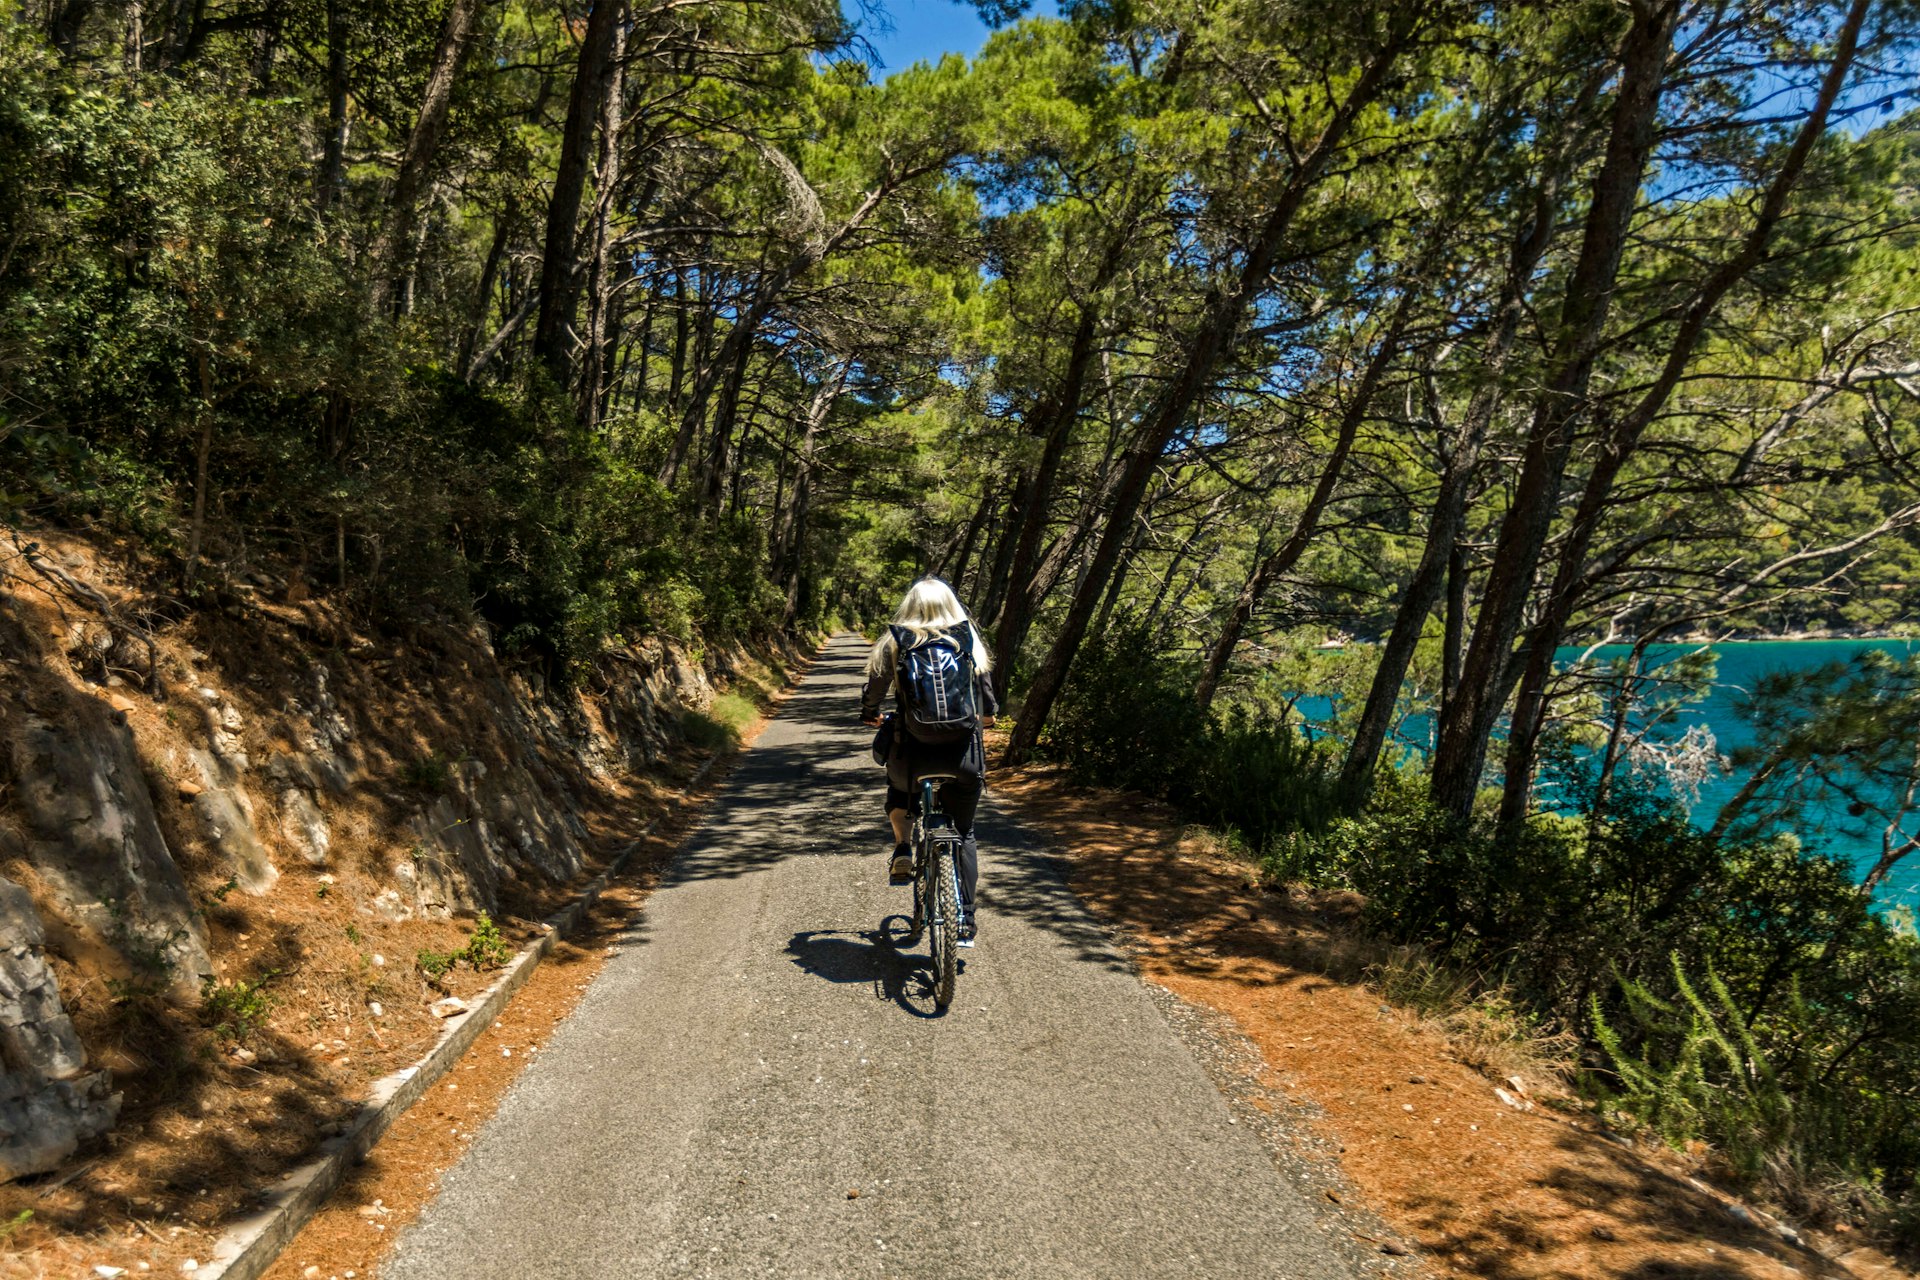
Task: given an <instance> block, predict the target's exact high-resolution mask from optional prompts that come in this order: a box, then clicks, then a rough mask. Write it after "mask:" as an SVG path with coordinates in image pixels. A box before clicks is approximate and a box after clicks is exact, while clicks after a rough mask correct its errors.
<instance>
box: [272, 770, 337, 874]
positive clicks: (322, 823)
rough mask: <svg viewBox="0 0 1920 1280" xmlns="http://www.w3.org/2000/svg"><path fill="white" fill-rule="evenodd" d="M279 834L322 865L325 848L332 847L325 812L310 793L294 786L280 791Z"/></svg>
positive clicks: (304, 855) (302, 853) (306, 856)
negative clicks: (323, 812)
mask: <svg viewBox="0 0 1920 1280" xmlns="http://www.w3.org/2000/svg"><path fill="white" fill-rule="evenodd" d="M280 835H281V838H282V839H284V840H285V841H286V842H287V844H288V845H290V846H292V847H293V848H294V849H295V850H296V851H297V852H298V853H299V854H300V856H301V857H302V858H304V859H306V860H307V861H308V862H309V863H311V864H312V865H314V866H316V867H321V866H325V865H326V862H327V851H328V850H329V849H331V848H332V847H333V839H332V837H331V836H330V835H328V833H327V819H326V816H325V815H324V814H322V813H321V812H320V807H319V806H318V805H316V804H315V803H314V802H313V797H312V796H310V795H308V794H307V793H306V792H305V791H302V790H300V789H298V788H297V787H288V788H287V789H286V790H284V791H282V792H281V793H280Z"/></svg>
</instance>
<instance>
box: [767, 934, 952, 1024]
mask: <svg viewBox="0 0 1920 1280" xmlns="http://www.w3.org/2000/svg"><path fill="white" fill-rule="evenodd" d="M906 925H907V922H906V918H905V917H904V916H888V917H887V918H886V919H885V920H883V921H881V922H880V926H879V928H877V929H868V930H864V931H860V930H853V929H805V930H802V931H801V932H799V933H796V934H794V935H793V937H791V938H790V939H788V940H787V956H788V958H789V959H791V960H792V961H793V962H794V963H795V964H797V965H799V966H800V968H801V969H803V970H804V971H806V972H807V973H810V974H812V975H813V976H814V977H816V978H824V979H826V980H827V981H828V982H834V983H845V984H854V983H867V984H869V985H871V986H872V988H873V995H874V999H876V1000H891V1001H893V1003H895V1004H897V1005H899V1006H900V1007H901V1008H902V1009H904V1010H906V1011H907V1012H908V1013H910V1014H912V1015H913V1016H914V1017H916V1018H938V1017H942V1016H944V1015H945V1013H946V1010H944V1009H942V1008H940V1007H939V1006H938V1005H936V1004H934V1002H933V962H932V961H931V960H929V959H928V958H927V957H926V956H925V955H920V954H914V953H912V952H907V951H902V950H900V949H899V946H898V945H897V943H896V940H898V939H903V938H904V936H905V933H906ZM964 963H965V962H964V961H962V964H963V965H964Z"/></svg>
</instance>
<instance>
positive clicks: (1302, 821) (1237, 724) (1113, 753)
mask: <svg viewBox="0 0 1920 1280" xmlns="http://www.w3.org/2000/svg"><path fill="white" fill-rule="evenodd" d="M1193 679H1194V672H1193V671H1192V670H1191V669H1190V668H1189V667H1187V666H1186V665H1185V664H1183V663H1181V662H1180V661H1178V660H1175V659H1173V658H1171V657H1169V656H1168V655H1166V654H1164V653H1161V652H1158V651H1157V650H1156V648H1155V646H1154V644H1153V641H1152V639H1151V638H1150V637H1149V636H1148V635H1147V634H1146V632H1145V631H1144V630H1143V629H1141V628H1139V627H1138V626H1133V625H1119V626H1115V627H1113V628H1110V629H1109V630H1108V631H1107V632H1106V633H1105V634H1103V635H1101V636H1098V637H1096V638H1094V639H1093V640H1090V641H1089V642H1088V643H1087V644H1086V646H1085V647H1084V648H1083V649H1082V650H1081V653H1080V656H1079V657H1078V658H1077V659H1076V660H1075V662H1074V667H1073V673H1072V677H1071V679H1070V680H1069V682H1068V684H1067V688H1066V690H1065V692H1064V693H1063V695H1062V697H1061V699H1060V702H1059V704H1058V706H1057V707H1056V708H1055V711H1054V714H1053V717H1052V718H1051V719H1050V720H1049V722H1048V730H1047V737H1046V749H1047V751H1048V753H1049V754H1050V755H1052V756H1054V757H1056V758H1058V759H1060V760H1062V761H1064V762H1065V763H1066V764H1067V765H1068V766H1069V767H1070V768H1071V769H1072V770H1073V772H1074V774H1075V775H1076V776H1077V777H1081V778H1084V779H1086V780H1087V781H1089V782H1092V783H1096V784H1098V785H1101V786H1110V787H1118V788H1121V789H1125V790H1131V791H1140V792H1144V793H1146V794H1149V795H1155V796H1159V797H1161V798H1164V799H1167V800H1170V801H1172V802H1173V803H1174V804H1175V805H1176V806H1178V807H1179V808H1180V809H1181V811H1182V812H1183V813H1185V814H1187V815H1188V816H1189V817H1192V818H1194V819H1195V820H1197V821H1200V822H1205V823H1209V824H1211V825H1214V826H1218V827H1221V828H1223V829H1226V830H1229V831H1232V832H1234V833H1236V834H1237V835H1238V837H1239V838H1240V839H1241V840H1243V841H1245V843H1246V844H1247V845H1248V846H1249V847H1250V848H1251V849H1253V850H1255V851H1280V850H1285V849H1288V848H1291V847H1292V846H1291V841H1292V840H1293V839H1294V838H1295V836H1296V835H1297V834H1298V833H1302V832H1313V831H1318V830H1320V829H1321V828H1323V827H1324V826H1325V824H1326V823H1327V822H1328V821H1329V820H1330V819H1331V818H1332V816H1333V815H1334V813H1335V812H1336V806H1335V789H1334V778H1333V775H1332V771H1331V768H1330V764H1331V762H1330V758H1329V757H1328V756H1327V755H1326V753H1324V752H1323V751H1321V750H1319V749H1317V748H1316V747H1315V746H1314V745H1313V744H1311V743H1309V742H1307V741H1305V740H1304V739H1303V738H1302V737H1301V736H1300V734H1299V733H1298V732H1297V731H1296V730H1295V729H1294V727H1293V726H1292V725H1291V724H1290V723H1289V722H1288V721H1287V720H1285V719H1281V720H1280V721H1279V722H1277V723H1275V722H1271V721H1266V722H1263V721H1260V720H1257V719H1256V718H1255V716H1254V714H1253V713H1251V712H1249V711H1248V710H1247V709H1245V708H1242V707H1234V708H1230V709H1229V710H1227V711H1226V712H1224V713H1223V714H1220V715H1210V714H1208V713H1207V712H1205V711H1202V710H1201V709H1200V708H1199V706H1198V705H1197V704H1196V703H1195V702H1194V698H1193ZM1269 856H1278V857H1285V856H1286V854H1285V853H1284V852H1274V853H1270V854H1269Z"/></svg>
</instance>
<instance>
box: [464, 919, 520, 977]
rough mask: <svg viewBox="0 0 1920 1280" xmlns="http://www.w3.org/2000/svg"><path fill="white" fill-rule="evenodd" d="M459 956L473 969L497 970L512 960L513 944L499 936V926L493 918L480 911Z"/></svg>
mask: <svg viewBox="0 0 1920 1280" xmlns="http://www.w3.org/2000/svg"><path fill="white" fill-rule="evenodd" d="M461 954H462V956H463V958H464V959H465V960H466V962H467V963H468V964H470V965H472V966H473V967H474V968H475V969H480V970H486V969H498V968H501V967H502V966H504V965H505V964H506V963H507V961H509V960H511V959H513V944H512V943H511V942H508V941H507V940H506V938H505V936H503V935H502V934H501V932H500V926H499V925H496V924H495V923H494V922H493V917H492V916H490V915H488V914H487V913H486V912H484V911H482V912H481V913H480V919H479V921H478V922H477V923H476V924H475V925H474V926H473V932H472V933H471V934H469V935H468V936H467V945H466V949H465V950H464V951H463V952H462V953H461Z"/></svg>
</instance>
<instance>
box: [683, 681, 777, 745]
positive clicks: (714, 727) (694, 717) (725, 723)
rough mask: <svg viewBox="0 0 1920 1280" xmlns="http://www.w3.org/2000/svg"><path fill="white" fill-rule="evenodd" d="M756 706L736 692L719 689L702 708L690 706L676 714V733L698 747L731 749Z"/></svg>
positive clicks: (742, 732)
mask: <svg viewBox="0 0 1920 1280" xmlns="http://www.w3.org/2000/svg"><path fill="white" fill-rule="evenodd" d="M759 714H760V709H759V708H758V707H757V706H755V705H754V703H753V700H752V699H750V698H747V697H743V696H742V695H740V694H737V693H723V694H721V695H720V696H718V697H716V698H715V699H714V700H713V704H712V705H711V706H709V707H708V708H707V709H706V710H705V711H696V710H693V709H691V708H689V709H688V710H686V711H684V712H682V713H681V715H680V733H681V736H682V737H684V738H685V739H686V740H687V741H688V742H689V743H691V744H692V745H693V746H695V747H698V748H699V749H700V750H702V751H731V750H733V749H734V748H736V747H738V746H739V745H740V742H741V738H742V735H743V734H744V733H745V731H746V728H747V726H748V725H750V724H752V723H753V721H754V718H755V717H756V716H758V715H759Z"/></svg>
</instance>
